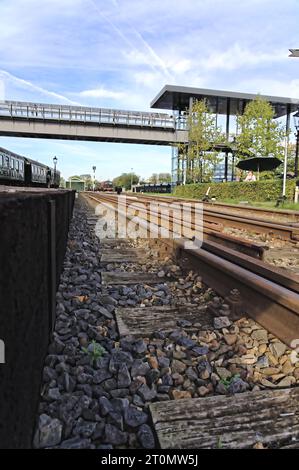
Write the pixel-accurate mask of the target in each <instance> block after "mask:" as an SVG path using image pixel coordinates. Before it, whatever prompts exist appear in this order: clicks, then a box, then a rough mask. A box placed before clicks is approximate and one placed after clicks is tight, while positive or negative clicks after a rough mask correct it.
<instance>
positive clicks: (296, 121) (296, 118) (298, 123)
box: [294, 110, 299, 178]
mask: <svg viewBox="0 0 299 470" xmlns="http://www.w3.org/2000/svg"><path fill="white" fill-rule="evenodd" d="M294 124H295V128H296V132H295V137H296V153H295V168H294V175H295V178H297V176H298V159H299V110H298V111H297V113H296V114H294Z"/></svg>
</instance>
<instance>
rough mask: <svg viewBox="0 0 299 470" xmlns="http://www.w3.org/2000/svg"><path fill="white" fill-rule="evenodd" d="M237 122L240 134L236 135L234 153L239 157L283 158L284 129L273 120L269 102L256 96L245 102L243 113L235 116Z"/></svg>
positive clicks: (272, 111) (272, 110)
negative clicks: (235, 149)
mask: <svg viewBox="0 0 299 470" xmlns="http://www.w3.org/2000/svg"><path fill="white" fill-rule="evenodd" d="M237 122H238V127H239V129H240V134H239V135H238V136H237V152H236V153H237V156H238V157H239V158H248V157H249V156H252V157H268V156H271V157H277V158H283V153H284V146H283V142H284V139H285V137H286V131H285V129H284V128H283V127H282V125H281V124H279V123H278V122H277V121H275V120H274V109H273V107H272V106H271V104H270V103H268V102H267V101H266V100H264V99H262V98H261V97H260V96H257V97H256V99H255V100H253V101H251V102H250V103H248V104H247V106H246V108H245V111H244V114H243V115H242V116H238V117H237Z"/></svg>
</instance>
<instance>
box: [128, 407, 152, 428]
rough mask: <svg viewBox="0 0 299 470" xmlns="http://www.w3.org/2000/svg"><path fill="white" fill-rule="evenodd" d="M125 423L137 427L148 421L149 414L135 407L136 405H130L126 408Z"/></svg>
mask: <svg viewBox="0 0 299 470" xmlns="http://www.w3.org/2000/svg"><path fill="white" fill-rule="evenodd" d="M124 418H125V423H126V424H127V425H128V426H131V427H132V428H137V427H138V426H141V425H142V424H144V423H146V421H147V415H146V414H145V413H144V412H143V411H140V410H138V409H137V408H135V407H134V406H129V407H128V408H127V409H126V410H125V414H124Z"/></svg>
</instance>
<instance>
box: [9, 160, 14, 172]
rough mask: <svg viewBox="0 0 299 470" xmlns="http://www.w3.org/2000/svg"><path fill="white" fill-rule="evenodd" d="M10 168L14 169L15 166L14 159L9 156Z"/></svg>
mask: <svg viewBox="0 0 299 470" xmlns="http://www.w3.org/2000/svg"><path fill="white" fill-rule="evenodd" d="M10 168H11V169H12V170H14V168H15V159H14V158H11V159H10Z"/></svg>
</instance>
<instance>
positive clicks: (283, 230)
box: [128, 195, 299, 242]
mask: <svg viewBox="0 0 299 470" xmlns="http://www.w3.org/2000/svg"><path fill="white" fill-rule="evenodd" d="M128 197H133V198H134V197H136V196H128ZM136 199H139V200H140V201H144V202H145V201H149V202H150V201H153V199H154V200H155V201H159V202H161V203H163V202H165V201H171V202H172V203H176V204H183V203H186V202H188V203H190V204H191V205H192V204H196V202H200V201H195V200H194V199H179V198H175V197H174V198H173V197H167V196H163V197H158V196H157V197H153V196H144V195H142V196H137V197H136ZM224 207H225V209H223V205H216V204H212V203H203V217H204V221H206V222H210V223H219V224H222V225H224V226H225V227H233V228H237V229H243V230H246V231H248V232H254V233H259V234H266V235H268V236H270V237H274V238H278V239H281V240H289V241H295V242H297V241H299V215H298V214H296V212H295V211H277V213H276V211H271V210H264V209H257V210H256V208H247V207H246V208H239V207H237V206H233V209H232V210H230V209H229V207H228V206H224ZM244 212H246V213H244Z"/></svg>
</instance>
